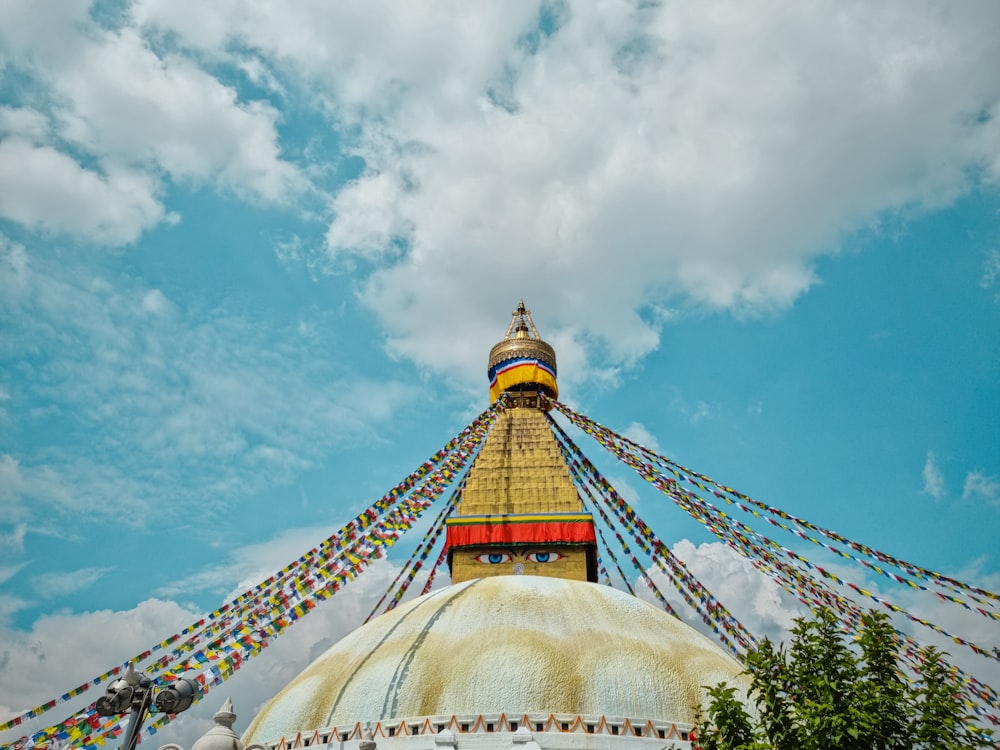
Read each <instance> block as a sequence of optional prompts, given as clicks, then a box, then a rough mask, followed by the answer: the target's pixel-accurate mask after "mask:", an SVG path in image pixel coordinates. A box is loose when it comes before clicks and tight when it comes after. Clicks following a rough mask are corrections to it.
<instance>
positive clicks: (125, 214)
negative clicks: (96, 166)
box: [0, 138, 164, 245]
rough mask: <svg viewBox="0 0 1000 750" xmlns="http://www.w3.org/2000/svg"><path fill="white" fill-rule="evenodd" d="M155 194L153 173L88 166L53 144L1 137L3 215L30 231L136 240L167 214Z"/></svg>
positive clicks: (120, 241)
mask: <svg viewBox="0 0 1000 750" xmlns="http://www.w3.org/2000/svg"><path fill="white" fill-rule="evenodd" d="M156 192H157V189H156V186H155V183H154V181H153V178H152V177H151V175H148V174H146V173H144V172H141V171H137V170H135V169H129V168H122V167H114V166H108V167H106V168H105V170H103V171H95V170H92V169H85V168H84V167H82V166H80V164H79V162H77V161H76V160H75V159H73V158H71V157H69V156H67V155H66V154H65V153H62V152H60V151H57V150H56V149H54V148H52V147H50V146H34V145H32V144H31V143H29V142H28V141H25V140H21V139H19V138H7V139H5V140H3V141H0V195H2V196H3V198H2V199H0V216H3V217H4V218H6V219H10V220H11V221H16V222H19V223H21V224H23V225H25V226H27V227H29V228H31V229H40V230H43V231H46V232H54V233H65V234H80V235H84V236H87V237H89V238H91V239H93V240H95V241H97V242H102V243H108V244H113V245H118V244H123V243H128V242H132V241H134V240H135V239H136V238H137V237H138V236H139V235H140V234H141V233H142V231H143V230H144V229H148V228H149V227H151V226H153V225H155V224H156V223H158V222H159V221H161V220H162V219H163V218H164V209H163V205H162V204H161V203H160V202H159V200H158V199H157V197H156Z"/></svg>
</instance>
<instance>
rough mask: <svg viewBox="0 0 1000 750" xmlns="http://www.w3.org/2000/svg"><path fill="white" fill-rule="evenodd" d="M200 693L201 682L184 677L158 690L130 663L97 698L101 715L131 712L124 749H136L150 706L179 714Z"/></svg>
mask: <svg viewBox="0 0 1000 750" xmlns="http://www.w3.org/2000/svg"><path fill="white" fill-rule="evenodd" d="M154 691H155V693H156V695H155V697H154ZM197 696H198V683H197V682H195V681H194V680H191V679H187V678H184V677H181V678H179V679H178V680H177V681H175V682H174V683H172V684H171V685H170V686H168V687H165V688H161V689H159V690H158V691H157V690H156V686H155V685H154V684H153V681H152V680H151V679H150V678H149V677H148V676H147V675H146V674H143V673H142V672H136V671H135V667H134V666H133V665H132V664H129V665H128V669H127V670H126V671H125V674H124V676H122V677H120V678H119V679H117V680H113V681H112V682H110V683H109V684H108V687H107V689H106V690H105V693H104V695H102V696H101V697H100V698H98V699H97V703H96V704H95V708H96V709H97V713H98V714H99V715H100V716H118V715H121V714H125V713H129V714H130V716H129V722H128V729H127V730H126V731H125V741H124V742H123V743H122V750H135V746H136V743H137V742H138V741H139V730H140V729H142V722H143V721H145V719H146V714H148V713H149V709H150V706H154V705H155V706H156V709H157V710H158V711H161V712H163V713H170V714H177V713H180V712H181V711H183V710H185V709H186V708H188V707H189V706H190V705H191V704H192V703H194V700H195V698H196V697H197Z"/></svg>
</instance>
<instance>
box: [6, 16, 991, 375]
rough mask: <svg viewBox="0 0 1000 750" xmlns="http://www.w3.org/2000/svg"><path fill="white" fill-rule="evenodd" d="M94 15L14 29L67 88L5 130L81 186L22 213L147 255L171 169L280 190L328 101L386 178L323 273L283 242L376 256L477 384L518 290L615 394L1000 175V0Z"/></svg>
mask: <svg viewBox="0 0 1000 750" xmlns="http://www.w3.org/2000/svg"><path fill="white" fill-rule="evenodd" d="M88 12H89V11H88V6H87V4H85V3H79V2H76V3H66V4H65V5H64V7H63V8H62V11H61V13H60V14H59V17H58V18H57V19H55V21H54V22H53V23H52V24H39V23H38V22H37V19H36V18H34V17H33V16H32V14H31V9H30V3H29V2H27V1H26V0H19V2H17V3H8V4H7V7H6V9H5V11H4V13H5V16H4V18H2V19H0V20H5V21H6V26H5V27H6V28H18V29H19V30H20V32H19V34H18V35H16V36H15V35H10V34H8V35H6V36H4V37H2V39H3V41H4V43H5V45H6V46H7V50H8V52H7V57H8V64H10V65H14V66H17V68H18V69H19V70H23V71H26V72H27V74H28V75H30V76H32V77H33V79H34V80H36V81H37V82H39V83H41V84H44V85H45V86H46V88H47V90H48V91H50V92H51V94H52V97H51V99H52V104H51V106H48V107H41V106H40V105H36V103H33V102H24V103H22V105H23V106H20V107H8V108H7V109H6V110H5V111H4V112H3V113H0V123H6V127H7V128H8V130H11V131H12V132H15V133H19V134H20V135H19V136H18V137H20V138H21V139H23V141H22V142H17V141H15V145H16V148H17V149H20V150H19V151H18V156H19V158H20V160H21V161H22V162H23V161H26V160H28V159H32V160H34V162H37V163H45V164H48V169H50V170H54V171H55V172H56V173H57V174H58V175H61V181H62V184H63V185H64V186H65V191H66V194H67V195H66V200H65V201H64V205H63V207H62V208H59V207H49V206H46V205H45V204H44V203H42V202H41V201H39V200H38V199H37V196H36V198H32V197H31V195H32V193H31V191H27V193H26V194H25V196H24V197H23V198H21V199H19V202H18V203H17V204H14V205H12V206H11V207H10V208H9V209H8V211H7V213H6V214H5V215H8V216H9V217H10V218H13V219H14V220H15V221H19V222H22V223H25V224H27V225H28V226H31V227H37V228H46V229H49V230H51V231H68V232H80V233H83V234H85V235H88V236H92V237H101V238H103V239H104V240H105V241H108V242H128V241H130V240H131V239H134V238H135V237H136V236H137V233H139V232H141V231H143V230H144V229H145V228H148V227H149V226H151V225H152V224H155V223H156V222H159V221H162V220H163V217H164V216H168V215H169V214H167V213H166V209H164V208H163V206H161V205H160V202H159V201H160V199H159V198H158V194H159V193H158V188H159V187H160V186H161V183H160V177H159V175H161V174H162V175H167V176H169V178H170V179H172V180H175V181H182V182H183V181H187V182H192V183H196V184H210V185H212V186H214V187H217V188H219V189H221V190H223V191H226V192H230V193H235V194H236V195H238V196H241V197H250V198H255V199H261V200H267V201H276V202H281V201H283V200H285V197H286V196H288V195H290V194H291V195H294V194H298V193H300V192H301V190H302V189H303V188H304V186H305V180H304V178H303V176H302V170H301V169H299V168H298V167H296V166H295V165H293V164H291V163H290V162H289V161H288V160H287V159H286V158H285V157H284V156H283V148H282V142H281V134H280V133H279V127H278V126H279V120H280V112H279V109H278V108H279V107H282V106H285V105H286V104H288V103H289V101H291V102H292V103H293V104H295V103H297V102H298V100H297V99H295V98H294V97H301V96H305V97H307V101H306V102H304V106H306V107H308V108H312V109H314V110H316V111H318V112H319V114H320V116H321V117H322V118H324V121H325V122H326V124H327V126H328V127H329V128H330V130H332V131H334V132H336V133H337V134H338V144H339V150H337V151H336V152H335V153H332V154H316V153H313V154H312V156H311V158H312V159H313V161H314V163H313V164H311V168H312V169H313V170H319V171H323V170H324V169H329V168H331V167H332V166H333V165H335V164H336V163H338V162H339V161H340V160H342V159H344V158H345V157H357V158H358V159H360V161H361V162H362V163H363V169H362V170H361V173H360V174H358V175H357V177H356V178H355V179H353V180H351V181H349V182H348V183H346V184H339V185H334V186H332V188H331V191H332V195H331V196H330V199H329V205H328V208H329V215H330V220H329V225H328V228H327V231H326V249H325V252H326V253H327V255H328V258H326V261H325V262H320V261H317V260H315V259H311V258H309V257H307V256H310V255H311V254H312V253H311V252H309V251H302V248H301V247H300V246H297V245H296V246H294V247H293V248H292V249H294V250H295V252H294V253H291V254H289V253H287V252H286V253H285V254H286V256H287V257H290V258H291V257H294V258H298V259H300V260H302V262H305V263H307V264H308V265H309V266H310V268H312V269H314V270H317V269H320V270H321V269H327V270H329V269H330V268H331V267H332V268H338V267H339V268H344V267H347V268H355V264H359V265H360V266H361V267H362V268H363V269H364V270H363V273H364V274H365V277H364V283H363V285H362V287H361V292H360V294H361V297H362V299H363V300H364V301H365V302H366V303H367V304H368V305H369V306H370V307H371V309H372V310H373V311H374V312H375V313H376V314H377V315H378V316H379V317H380V318H381V322H382V324H383V326H384V329H385V332H386V336H387V345H388V347H389V349H390V351H391V352H393V353H394V354H396V355H399V356H404V357H408V358H411V359H413V360H414V361H416V362H417V363H418V364H420V365H422V366H425V367H427V368H429V369H431V370H435V371H441V372H448V373H452V374H454V373H460V374H461V375H463V376H464V377H466V378H468V379H470V380H471V379H472V378H478V377H479V368H480V364H481V363H480V362H479V359H478V356H479V355H478V352H472V351H468V350H466V349H465V348H462V347H455V346H453V345H451V344H450V342H451V341H454V340H483V339H488V338H489V337H490V336H493V335H495V321H496V318H497V315H498V314H499V315H502V314H503V312H505V311H506V310H507V309H508V308H509V307H510V306H511V305H512V304H513V302H514V301H515V300H516V299H517V298H518V297H521V296H523V297H525V298H527V299H528V301H529V303H532V300H536V302H535V303H534V304H536V305H538V304H539V303H542V304H543V305H544V311H545V314H543V315H541V316H540V317H541V318H542V320H543V322H544V333H543V335H546V337H547V338H551V339H556V340H558V341H559V342H560V356H561V357H564V356H566V357H571V358H574V359H579V360H581V362H582V363H590V368H589V369H586V368H583V367H578V368H574V369H572V370H568V373H569V377H571V378H580V377H591V378H597V379H605V380H609V381H610V382H614V381H615V378H616V377H617V373H618V371H619V370H620V369H621V368H623V367H628V366H630V365H631V364H632V363H634V362H635V361H636V360H637V359H639V358H641V357H643V356H644V355H646V354H648V353H649V352H650V351H652V350H653V349H655V348H656V347H657V346H658V344H659V333H660V329H661V328H662V326H663V325H664V322H665V321H666V320H668V319H670V317H671V316H672V315H675V314H676V311H677V310H678V309H686V308H687V307H689V306H690V305H692V304H693V305H695V306H701V307H706V308H710V309H724V310H729V311H733V312H735V313H736V314H741V315H742V314H756V313H760V312H762V311H769V310H775V309H783V308H785V307H787V306H788V305H790V304H791V303H792V302H794V300H795V299H797V298H798V297H799V296H800V295H802V294H803V293H805V292H806V291H807V290H808V289H810V288H811V287H812V286H813V285H814V284H815V283H816V282H817V280H818V279H817V276H816V272H815V269H814V265H815V261H816V259H817V258H818V257H820V256H822V255H824V254H829V253H835V252H837V250H838V248H839V247H840V244H841V242H842V241H843V240H844V238H845V237H846V236H849V235H850V234H851V233H852V232H854V231H856V230H859V229H875V230H876V231H877V230H878V227H879V225H880V222H882V221H883V218H884V217H885V215H886V214H890V215H893V214H897V213H902V214H904V215H907V214H909V213H912V212H913V211H919V210H921V209H926V208H933V207H937V206H941V205H945V204H947V203H948V202H950V201H952V200H954V199H955V198H956V197H957V196H958V195H960V194H962V193H963V192H964V191H966V190H968V189H969V187H970V185H971V182H970V180H972V179H976V176H977V175H979V176H981V178H982V179H984V180H987V181H990V180H994V179H996V178H997V176H998V175H1000V172H998V171H997V161H996V154H997V153H1000V148H998V145H1000V125H998V124H997V123H998V122H1000V117H997V112H998V108H1000V84H998V83H997V79H996V77H995V76H993V75H990V71H992V70H994V69H996V68H997V67H998V65H1000V45H997V43H996V40H995V38H994V35H991V34H990V33H989V32H988V29H990V28H992V26H994V25H995V24H991V23H990V20H994V21H1000V19H998V18H997V14H998V13H1000V11H998V9H997V7H996V6H995V5H994V4H991V3H989V2H970V3H963V4H962V5H960V6H955V7H952V8H949V9H948V11H947V12H945V11H944V10H942V9H941V8H939V7H938V6H936V5H934V4H931V3H912V2H903V1H902V0H896V1H894V2H891V3H887V4H883V5H880V6H877V7H873V6H871V5H870V4H868V3H863V2H848V3H843V2H833V0H824V2H819V3H816V4H813V5H810V6H809V7H808V8H805V7H798V6H788V5H787V4H786V5H783V4H780V3H774V2H773V0H755V2H753V3H738V2H734V1H733V0H717V1H716V2H712V3H701V4H690V3H687V4H685V3H666V4H644V3H632V2H622V3H614V4H599V5H594V4H591V3H583V2H565V3H561V2H560V3H553V2H537V3H519V4H517V5H516V7H511V5H510V4H509V3H503V2H488V3H476V4H473V5H469V4H464V5H463V4H458V5H456V4H453V3H436V4H432V5H426V4H425V5H420V6H415V7H412V8H406V9H400V8H399V7H398V6H397V5H395V4H391V3H388V2H387V1H386V0H381V1H380V2H373V3H367V4H365V5H364V6H363V7H362V6H358V7H355V6H334V7H331V6H326V5H323V4H317V3H301V4H297V5H295V6H294V7H285V6H282V7H278V6H274V5H268V4H256V5H246V4H241V3H234V2H230V1H229V0H226V1H225V2H213V3H201V2H194V0H178V1H176V2H167V1H166V0H135V1H134V2H132V3H130V4H129V5H128V7H127V11H126V13H125V14H123V16H122V17H121V19H120V21H119V24H120V25H118V26H115V27H111V28H108V27H105V26H100V25H98V24H97V23H96V22H95V21H93V19H91V18H90V16H89V15H88ZM372 50H377V51H378V53H377V54H373V53H372ZM220 70H223V71H228V72H230V73H232V72H233V71H243V73H241V75H243V74H246V75H249V76H250V78H251V80H254V81H258V82H263V83H262V85H263V88H264V90H265V91H267V92H271V93H272V95H273V99H272V100H271V101H265V100H263V99H260V100H253V101H248V100H245V99H243V98H240V97H239V96H238V95H237V94H236V92H235V90H234V89H233V88H232V87H231V86H229V85H226V84H224V83H223V82H222V76H221V75H219V71H220ZM834 71H836V73H834ZM289 98H291V99H289ZM299 103H301V102H299ZM931 103H933V105H931ZM47 133H51V134H52V135H51V136H49V135H46V134H47ZM29 134H30V135H29ZM32 138H33V139H35V140H31V139H32ZM53 139H57V140H58V142H56V141H55V140H53ZM8 148H9V149H12V150H13V149H14V148H15V146H10V145H8ZM71 148H72V149H75V150H77V151H82V152H84V153H86V154H89V155H90V156H92V157H93V158H94V159H95V160H96V162H97V166H96V167H91V166H87V167H84V163H83V162H82V161H77V160H76V158H75V156H73V155H71V154H70V149H71ZM22 152H23V153H22ZM121 170H125V171H124V172H121ZM123 174H124V175H131V176H132V177H133V178H135V179H137V180H139V181H140V183H141V184H139V185H136V186H134V189H133V190H132V191H126V190H123V189H120V187H121V185H122V184H123V183H122V182H121V180H123V179H125V177H124V176H122V175H123ZM142 180H145V182H144V183H143V182H142ZM88 188H93V189H95V190H96V191H97V192H96V193H94V194H95V195H96V194H101V193H103V195H104V197H105V198H106V199H107V200H106V201H105V203H104V205H105V206H107V205H114V206H116V207H117V208H116V209H115V210H110V209H106V211H105V212H106V213H107V212H109V211H110V215H108V216H105V217H104V218H103V219H102V218H101V213H100V212H98V213H97V214H96V215H94V216H95V218H93V219H90V220H89V223H88V221H87V220H85V219H84V218H83V217H84V216H90V215H91V214H90V213H88V212H87V211H84V210H82V209H73V210H71V209H70V208H69V207H72V206H74V205H86V203H87V201H86V198H87V195H88ZM140 188H141V189H140ZM4 193H5V194H7V193H9V191H4ZM127 198H128V199H131V202H129V201H128V200H127ZM93 200H94V201H95V202H96V200H97V199H96V198H94V199H93ZM109 202H110V204H109ZM115 211H118V212H119V213H120V214H121V215H120V216H118V215H116V214H115ZM306 245H307V246H308V245H309V243H306ZM287 249H288V247H286V248H285V250H287ZM609 264H613V265H614V268H615V283H614V284H609V283H608V281H607V280H608V275H607V273H606V269H607V266H608V265H609ZM498 270H499V272H498ZM543 301H544V302H543ZM459 312H461V314H459ZM442 321H447V326H448V328H449V333H450V336H449V337H442V336H440V335H439V327H440V325H441V322H442ZM446 341H447V342H449V343H447V344H446V343H442V342H446Z"/></svg>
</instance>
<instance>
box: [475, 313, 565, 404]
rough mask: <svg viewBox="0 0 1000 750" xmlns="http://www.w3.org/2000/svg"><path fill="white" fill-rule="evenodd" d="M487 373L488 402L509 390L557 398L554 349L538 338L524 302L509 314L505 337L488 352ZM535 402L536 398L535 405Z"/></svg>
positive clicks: (557, 388)
mask: <svg viewBox="0 0 1000 750" xmlns="http://www.w3.org/2000/svg"><path fill="white" fill-rule="evenodd" d="M488 374H489V378H490V400H491V401H496V400H497V399H498V398H499V397H500V396H501V395H502V394H504V393H507V392H510V391H515V392H535V393H537V392H538V391H541V392H544V393H545V394H547V395H549V396H551V397H552V398H558V396H559V387H558V386H557V385H556V353H555V350H554V349H553V348H552V347H551V346H549V345H548V344H546V343H545V342H544V341H542V337H541V336H539V335H538V329H537V328H535V323H534V321H533V320H532V319H531V311H530V310H529V309H528V308H526V307H525V306H524V300H523V299H522V300H521V301H520V302H519V303H518V306H517V309H516V310H514V312H513V313H511V321H510V325H509V326H508V327H507V335H506V336H504V339H503V341H501V342H500V343H499V344H497V345H496V346H494V347H493V348H492V349H491V350H490V362H489V370H488ZM537 402H538V399H537V397H536V398H534V403H535V406H537V405H538V404H537ZM518 403H520V402H518Z"/></svg>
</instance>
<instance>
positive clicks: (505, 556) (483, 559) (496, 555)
mask: <svg viewBox="0 0 1000 750" xmlns="http://www.w3.org/2000/svg"><path fill="white" fill-rule="evenodd" d="M473 559H474V560H475V561H476V562H479V563H483V564H484V565H499V564H500V563H505V562H510V561H511V555H510V553H509V552H484V553H483V554H481V555H476V556H475V557H474V558H473Z"/></svg>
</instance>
